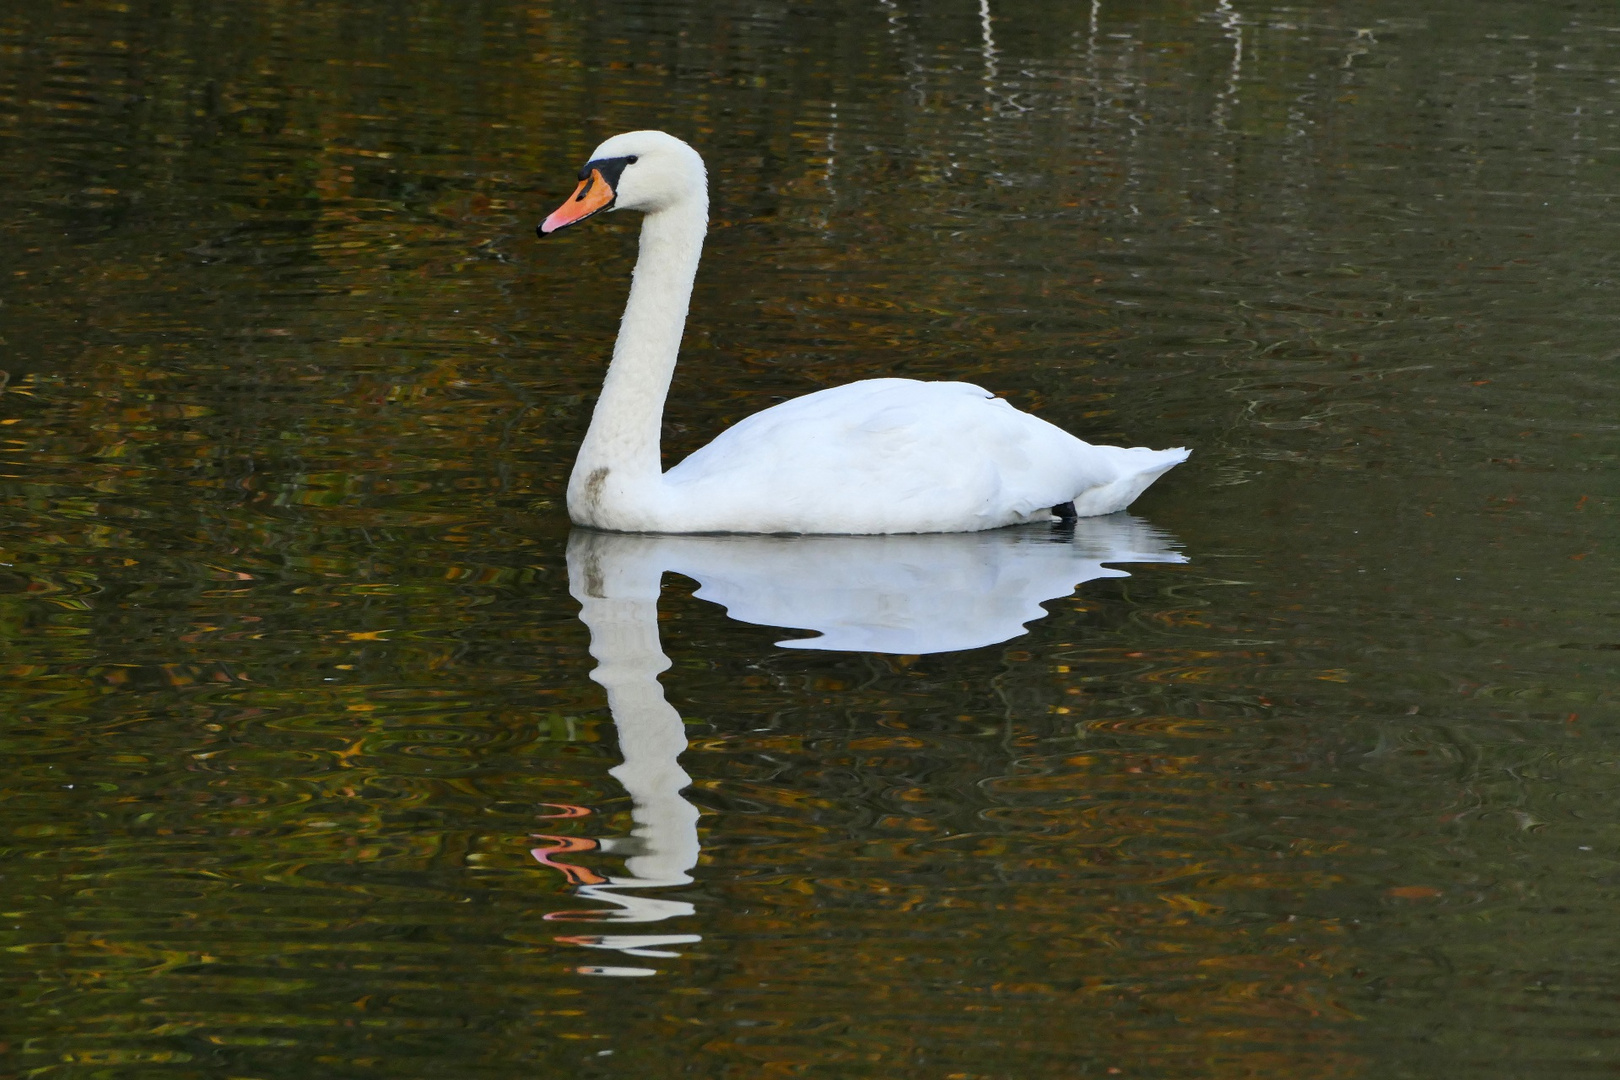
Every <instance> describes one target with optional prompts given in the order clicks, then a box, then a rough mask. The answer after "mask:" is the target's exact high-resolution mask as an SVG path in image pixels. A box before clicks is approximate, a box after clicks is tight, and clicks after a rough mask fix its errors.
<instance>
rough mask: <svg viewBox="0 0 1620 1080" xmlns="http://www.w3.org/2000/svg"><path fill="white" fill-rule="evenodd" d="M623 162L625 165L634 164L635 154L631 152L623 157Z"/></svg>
mask: <svg viewBox="0 0 1620 1080" xmlns="http://www.w3.org/2000/svg"><path fill="white" fill-rule="evenodd" d="M624 163H625V164H626V165H634V164H635V163H636V155H634V154H631V155H630V156H629V157H627V158H625V159H624Z"/></svg>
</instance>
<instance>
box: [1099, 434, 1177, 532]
mask: <svg viewBox="0 0 1620 1080" xmlns="http://www.w3.org/2000/svg"><path fill="white" fill-rule="evenodd" d="M1097 449H1099V450H1100V449H1102V447H1097ZM1109 449H1111V450H1114V451H1115V453H1116V454H1118V455H1119V457H1118V460H1117V462H1116V466H1117V469H1118V473H1117V475H1116V476H1115V478H1114V479H1113V480H1111V481H1109V482H1108V483H1105V484H1098V485H1097V486H1096V487H1093V488H1088V489H1086V490H1085V491H1082V492H1080V493H1079V494H1078V495H1076V496H1075V497H1074V510H1075V513H1076V514H1077V515H1078V516H1080V517H1098V516H1100V515H1102V514H1112V513H1114V512H1115V511H1116V510H1123V509H1125V508H1126V507H1127V506H1129V505H1131V503H1133V502H1135V501H1136V497H1137V496H1138V495H1140V494H1142V492H1144V491H1146V490H1147V489H1148V485H1150V484H1152V483H1153V481H1155V480H1157V479H1158V478H1159V477H1161V476H1163V475H1164V474H1165V473H1167V472H1169V471H1170V470H1171V469H1173V468H1175V467H1176V466H1177V465H1180V464H1181V463H1182V462H1183V461H1186V460H1187V456H1188V455H1189V454H1191V453H1192V451H1191V450H1188V449H1187V448H1186V447H1184V446H1177V447H1172V448H1171V449H1169V450H1149V449H1148V448H1147V447H1145V446H1134V447H1131V448H1130V449H1128V450H1127V449H1125V448H1123V447H1109Z"/></svg>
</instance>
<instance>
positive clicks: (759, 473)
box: [541, 131, 1188, 533]
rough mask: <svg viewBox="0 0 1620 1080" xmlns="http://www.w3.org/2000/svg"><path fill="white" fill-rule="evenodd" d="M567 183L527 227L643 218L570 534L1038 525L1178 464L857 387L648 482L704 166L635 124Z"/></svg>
mask: <svg viewBox="0 0 1620 1080" xmlns="http://www.w3.org/2000/svg"><path fill="white" fill-rule="evenodd" d="M593 167H594V171H593ZM615 173H616V174H617V175H616V177H614V179H615V180H616V183H611V185H610V186H608V185H609V184H610V181H609V179H608V177H609V175H610V174H615ZM582 175H585V176H586V177H587V178H586V179H584V180H582V181H581V184H580V189H579V191H577V192H576V194H575V196H574V198H573V199H571V200H570V201H569V202H567V203H564V204H563V206H562V208H561V209H559V210H558V211H557V212H556V213H554V214H552V215H551V217H549V218H547V220H546V222H545V224H543V225H542V226H541V232H542V234H546V233H550V232H554V231H556V230H557V229H559V228H562V227H563V226H565V225H569V224H572V223H573V222H575V221H578V220H582V219H583V218H584V217H588V216H590V214H592V213H595V212H596V211H597V210H599V209H605V208H615V209H618V208H625V209H641V210H645V211H647V216H646V219H645V221H644V223H643V226H642V235H641V251H640V255H639V257H638V259H637V261H636V269H635V274H634V278H633V282H632V285H631V289H630V299H629V302H628V304H627V305H626V307H625V314H624V319H623V322H622V324H621V327H620V331H619V338H618V342H617V343H616V345H615V347H614V353H613V362H612V364H611V365H610V367H609V369H608V374H607V378H606V380H605V381H604V383H603V389H602V396H601V398H600V399H599V400H598V402H597V406H596V411H595V413H594V414H593V415H592V417H591V426H590V429H589V430H588V431H587V433H586V436H585V441H584V443H583V444H582V445H581V447H580V454H579V458H578V459H577V460H576V462H575V465H574V472H573V475H572V477H571V478H570V480H569V485H568V511H569V515H570V516H571V517H572V518H573V520H574V521H575V522H577V523H578V524H581V525H591V526H595V527H597V528H602V529H610V530H614V531H621V532H676V533H687V532H738V533H777V532H783V533H927V532H976V531H979V530H982V529H994V528H999V527H1001V526H1003V525H1014V524H1019V523H1022V522H1029V521H1037V520H1049V519H1050V518H1051V516H1052V508H1053V507H1055V506H1060V505H1062V504H1064V503H1068V502H1071V501H1072V502H1073V503H1074V506H1075V511H1076V513H1077V514H1078V515H1079V516H1081V517H1088V516H1094V515H1099V514H1109V513H1113V512H1114V511H1116V510H1123V509H1125V507H1127V506H1129V505H1130V504H1131V502H1132V500H1134V499H1135V498H1136V497H1137V496H1138V495H1140V494H1141V493H1142V492H1143V491H1144V490H1145V489H1146V488H1147V486H1148V485H1149V484H1151V483H1153V481H1154V480H1156V479H1158V478H1159V477H1160V476H1161V475H1163V474H1164V473H1165V472H1166V471H1168V470H1169V469H1171V468H1172V467H1174V466H1175V465H1177V464H1179V463H1180V462H1182V461H1185V460H1186V458H1187V454H1188V451H1187V450H1185V449H1182V448H1176V449H1172V450H1150V449H1147V448H1145V447H1133V448H1130V449H1126V448H1122V447H1117V446H1093V445H1091V444H1089V443H1086V442H1083V441H1082V440H1080V439H1077V438H1075V437H1074V436H1073V435H1070V434H1069V433H1068V432H1066V431H1064V430H1062V429H1061V428H1058V427H1055V426H1053V425H1052V424H1049V423H1047V422H1046V421H1045V420H1042V419H1040V418H1039V417H1035V416H1031V415H1029V414H1028V413H1023V412H1019V411H1018V410H1017V409H1015V408H1013V407H1012V406H1011V405H1010V404H1008V403H1007V402H1006V401H1003V400H1001V399H1000V398H997V397H995V396H994V395H992V394H990V393H989V392H988V391H986V390H983V389H981V388H980V387H977V386H973V385H971V384H969V383H938V382H918V381H915V380H912V379H869V380H866V381H863V382H857V383H851V384H849V385H846V386H839V387H835V388H833V389H829V390H821V391H818V392H816V393H813V394H807V395H805V396H804V397H801V398H795V399H794V400H792V401H785V402H783V403H781V404H780V405H775V406H773V407H771V408H769V409H766V410H764V411H763V412H760V413H756V414H755V415H753V416H750V417H748V418H747V419H746V420H743V421H742V422H740V423H738V424H737V425H735V426H734V427H732V428H730V429H729V430H727V431H725V432H722V433H721V434H720V435H719V436H718V437H717V438H716V439H715V440H714V441H713V442H711V443H709V445H707V446H705V447H703V448H702V449H701V450H698V451H697V452H696V453H694V454H692V455H691V456H690V457H688V458H687V459H686V460H685V461H682V462H681V463H680V464H679V465H676V466H675V467H674V468H672V469H670V470H669V471H668V472H667V473H666V472H663V471H662V465H661V461H660V457H659V442H658V437H659V425H660V422H661V420H662V415H663V408H664V399H665V396H666V395H667V393H668V389H669V383H670V379H671V378H672V377H673V374H674V368H675V358H676V354H677V352H678V350H679V346H680V338H681V333H682V330H683V329H684V327H685V323H686V310H687V303H688V301H689V300H690V297H691V290H692V282H693V280H694V278H695V276H696V273H697V264H698V258H699V255H700V253H701V250H702V243H703V235H704V233H705V231H706V230H707V225H708V188H707V181H706V177H705V175H704V171H703V163H702V159H701V158H699V157H698V155H697V152H696V151H694V150H693V149H692V148H691V147H689V146H687V145H686V144H685V143H684V142H682V141H681V140H679V139H677V138H675V137H674V136H671V135H667V134H665V133H663V132H659V131H635V132H629V133H627V134H624V135H618V136H615V137H614V138H612V139H609V140H608V141H607V142H605V143H603V144H602V145H601V146H600V147H598V148H597V150H596V152H595V153H594V154H593V155H592V158H591V162H590V164H588V165H587V166H586V172H585V173H582ZM599 185H600V186H599ZM604 186H605V189H606V195H604ZM593 193H594V194H593Z"/></svg>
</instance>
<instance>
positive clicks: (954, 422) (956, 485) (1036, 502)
mask: <svg viewBox="0 0 1620 1080" xmlns="http://www.w3.org/2000/svg"><path fill="white" fill-rule="evenodd" d="M1130 453H1134V451H1124V450H1120V449H1119V448H1117V447H1093V446H1090V445H1088V444H1086V443H1084V442H1082V441H1080V440H1079V439H1076V438H1075V437H1074V436H1072V435H1070V434H1069V433H1067V432H1065V431H1063V430H1061V429H1060V428H1057V427H1054V426H1053V425H1051V424H1049V423H1047V422H1046V421H1044V420H1041V419H1039V418H1038V417H1034V416H1030V415H1029V414H1027V413H1022V412H1019V411H1018V410H1017V409H1015V408H1013V407H1012V406H1011V405H1010V404H1008V403H1007V402H1006V401H1003V400H1001V399H999V398H996V397H994V396H993V395H991V394H990V393H989V392H988V391H986V390H984V389H982V388H981V387H977V386H973V385H971V384H969V383H934V382H917V381H914V380H910V379H871V380H867V381H864V382H857V383H850V384H848V385H846V386H839V387H834V388H832V389H829V390H822V391H818V392H817V393H814V394H808V395H806V396H804V397H801V398H794V399H793V400H791V401H785V402H783V403H781V404H779V405H775V406H773V407H771V408H769V409H766V410H764V411H763V412H760V413H756V414H754V415H753V416H750V417H748V418H747V419H746V420H743V421H742V422H741V423H739V424H737V425H736V426H735V427H732V428H731V429H729V430H727V431H725V432H723V433H722V434H721V435H720V436H719V437H718V438H716V439H715V440H714V441H713V442H711V443H710V444H709V445H708V446H705V447H703V448H702V449H701V450H698V451H697V452H696V453H694V454H693V455H692V456H691V457H689V458H687V459H686V460H685V461H683V462H681V463H680V464H679V465H677V466H676V467H675V468H673V469H671V470H670V471H669V472H668V473H667V474H666V480H667V481H668V483H669V485H670V486H671V488H672V489H674V490H675V491H677V492H678V493H679V498H680V499H681V500H682V503H683V505H685V506H687V507H693V508H699V507H700V508H702V513H703V514H704V515H705V519H706V520H705V523H704V525H702V526H700V527H708V528H713V529H716V530H725V529H728V528H732V527H733V526H732V525H730V524H729V523H730V522H731V521H746V522H749V523H751V524H750V526H748V527H749V529H750V531H763V530H772V531H783V532H800V531H804V532H812V531H813V532H887V531H899V532H927V531H944V532H949V531H965V530H973V529H984V528H994V527H996V526H999V525H1005V524H1009V523H1011V522H1013V521H1018V520H1023V519H1024V518H1025V517H1027V516H1028V515H1030V514H1032V513H1036V512H1039V511H1040V510H1042V509H1044V508H1046V507H1050V506H1052V505H1054V504H1056V503H1059V502H1067V501H1068V500H1070V499H1072V498H1075V497H1076V495H1077V494H1078V493H1080V492H1084V491H1088V490H1091V489H1095V488H1101V487H1105V486H1106V485H1108V484H1111V483H1113V482H1114V481H1116V480H1117V479H1118V478H1119V476H1120V459H1119V457H1118V455H1121V454H1130ZM1177 460H1180V459H1179V458H1178V459H1177ZM1168 467H1169V465H1168V464H1167V465H1165V466H1164V468H1168ZM1160 471H1161V472H1162V471H1163V470H1162V469H1161V470H1160ZM1155 475H1157V474H1155ZM1142 486H1143V487H1146V483H1144V484H1143V485H1142ZM1133 497H1134V496H1133ZM1116 509H1117V507H1116ZM1093 512H1102V511H1093Z"/></svg>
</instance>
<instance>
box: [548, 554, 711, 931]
mask: <svg viewBox="0 0 1620 1080" xmlns="http://www.w3.org/2000/svg"><path fill="white" fill-rule="evenodd" d="M594 539H595V537H594V536H593V535H592V534H588V533H587V534H579V536H578V540H576V542H575V543H571V544H570V545H569V553H568V554H569V559H568V569H569V575H568V576H569V591H570V592H571V593H573V595H574V598H575V599H576V600H578V601H579V603H580V607H581V610H580V619H581V621H583V622H584V623H585V625H586V627H587V628H588V629H589V630H590V632H591V655H592V656H594V657H596V659H597V662H598V664H597V668H596V670H595V671H593V672H591V678H592V679H594V680H595V681H596V682H599V683H601V684H602V686H604V687H605V688H606V689H607V695H608V709H609V710H610V711H611V712H612V714H613V723H614V726H615V727H616V728H617V729H618V734H619V750H620V752H621V753H622V754H623V755H624V763H623V764H621V765H619V766H618V767H617V768H615V769H613V770H612V775H613V776H614V778H616V779H617V780H618V781H619V782H620V783H621V784H623V785H624V789H625V791H627V792H628V793H629V794H630V799H631V802H632V803H633V809H632V810H631V818H632V819H633V820H634V821H635V828H634V829H633V830H632V833H631V836H632V838H631V839H630V840H629V841H628V842H625V841H616V842H609V843H607V844H604V847H605V848H608V849H609V850H612V849H618V850H626V851H629V852H631V854H630V855H629V857H628V858H627V859H625V869H626V870H627V871H629V876H628V877H615V878H613V879H611V882H610V887H612V886H621V887H637V886H640V887H647V886H658V885H684V884H686V883H687V882H689V881H691V880H692V878H691V875H690V874H689V873H688V872H687V871H689V870H691V869H692V867H693V866H695V865H697V859H698V836H697V819H698V811H697V808H696V807H695V806H693V805H692V804H691V803H689V802H687V801H686V800H685V799H683V798H682V797H681V791H682V790H683V789H684V788H685V787H686V786H687V785H688V784H690V783H691V782H692V779H691V777H689V776H687V775H686V772H685V771H684V770H683V769H682V768H681V766H680V762H679V760H678V759H679V758H680V755H681V752H682V751H684V750H685V749H686V728H685V725H683V724H682V723H681V717H680V714H679V713H677V712H676V711H675V709H674V707H673V706H671V705H670V704H669V702H667V701H665V700H664V690H663V687H662V686H660V685H659V683H658V673H659V672H661V671H664V670H665V669H667V668H668V667H669V658H668V657H667V656H665V655H664V652H663V649H662V648H661V646H660V644H659V640H658V593H659V585H660V581H661V579H662V576H663V575H662V572H661V571H660V569H659V567H658V566H657V564H656V563H655V562H653V561H651V560H623V561H613V562H609V561H607V560H603V559H602V558H601V557H600V552H598V551H597V550H593V549H594V547H595V545H594V544H592V542H591V541H592V540H594ZM579 541H583V542H579ZM582 891H589V892H592V893H593V894H594V893H597V892H599V891H601V890H600V888H597V889H589V890H582ZM599 898H601V899H612V901H613V902H614V903H618V904H621V905H624V906H625V907H626V908H627V909H634V908H635V907H636V906H638V905H635V904H631V903H628V901H631V900H632V899H633V898H631V897H620V896H613V897H608V896H601V897H599ZM642 903H643V904H650V905H651V906H652V907H659V908H662V907H666V906H667V905H669V903H670V902H668V901H645V900H644V901H642ZM677 906H679V907H681V908H683V909H685V911H690V910H691V909H690V907H689V906H687V905H685V904H680V905H677ZM673 914H677V912H675V911H672V910H665V911H663V913H661V914H656V915H651V917H652V918H668V917H669V916H670V915H673ZM629 916H630V918H632V919H634V918H635V914H634V912H633V910H631V911H630V912H629Z"/></svg>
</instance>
